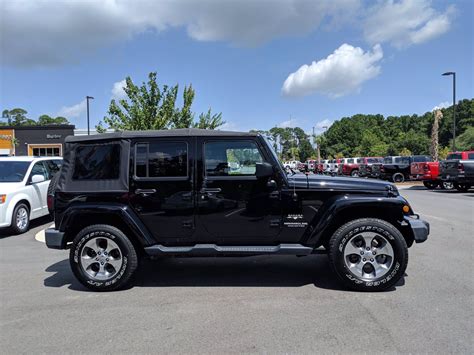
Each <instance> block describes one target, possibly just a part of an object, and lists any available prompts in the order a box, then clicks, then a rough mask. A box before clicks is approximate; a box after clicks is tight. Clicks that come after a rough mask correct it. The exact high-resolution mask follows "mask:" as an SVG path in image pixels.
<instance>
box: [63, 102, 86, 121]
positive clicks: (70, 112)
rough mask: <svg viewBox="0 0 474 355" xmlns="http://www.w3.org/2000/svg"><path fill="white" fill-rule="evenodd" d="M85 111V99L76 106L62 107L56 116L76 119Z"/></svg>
mask: <svg viewBox="0 0 474 355" xmlns="http://www.w3.org/2000/svg"><path fill="white" fill-rule="evenodd" d="M86 109H87V102H86V99H84V100H82V101H81V102H79V103H78V104H75V105H72V106H63V107H62V108H61V109H60V110H59V112H58V116H64V117H66V118H76V117H79V116H80V115H81V114H83V113H84V112H86Z"/></svg>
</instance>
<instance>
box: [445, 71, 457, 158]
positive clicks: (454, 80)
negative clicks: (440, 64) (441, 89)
mask: <svg viewBox="0 0 474 355" xmlns="http://www.w3.org/2000/svg"><path fill="white" fill-rule="evenodd" d="M442 75H445V76H449V75H452V76H453V152H455V151H456V72H454V71H448V72H446V73H443V74H442Z"/></svg>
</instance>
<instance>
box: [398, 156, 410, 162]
mask: <svg viewBox="0 0 474 355" xmlns="http://www.w3.org/2000/svg"><path fill="white" fill-rule="evenodd" d="M395 164H410V158H409V157H397V158H395Z"/></svg>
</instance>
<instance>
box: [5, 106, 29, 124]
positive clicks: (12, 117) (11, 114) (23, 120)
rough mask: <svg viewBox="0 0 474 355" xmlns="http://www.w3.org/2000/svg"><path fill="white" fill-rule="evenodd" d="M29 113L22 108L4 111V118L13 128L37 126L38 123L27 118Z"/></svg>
mask: <svg viewBox="0 0 474 355" xmlns="http://www.w3.org/2000/svg"><path fill="white" fill-rule="evenodd" d="M27 113H28V111H26V110H24V109H22V108H14V109H12V110H3V111H2V118H4V119H6V120H7V122H6V123H7V124H8V125H11V126H27V125H35V124H36V122H35V121H34V120H32V119H29V118H28V117H26V115H27Z"/></svg>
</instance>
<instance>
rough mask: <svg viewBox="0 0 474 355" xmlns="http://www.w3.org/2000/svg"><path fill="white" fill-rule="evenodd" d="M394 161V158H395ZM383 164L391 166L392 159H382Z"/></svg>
mask: <svg viewBox="0 0 474 355" xmlns="http://www.w3.org/2000/svg"><path fill="white" fill-rule="evenodd" d="M395 159H396V158H395ZM383 163H384V164H392V157H385V158H383Z"/></svg>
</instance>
